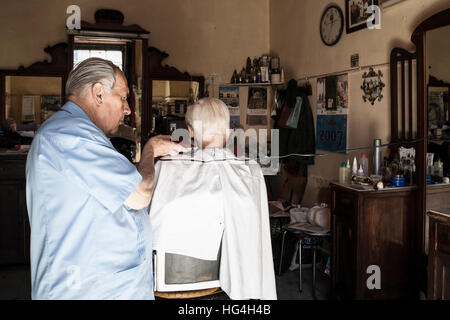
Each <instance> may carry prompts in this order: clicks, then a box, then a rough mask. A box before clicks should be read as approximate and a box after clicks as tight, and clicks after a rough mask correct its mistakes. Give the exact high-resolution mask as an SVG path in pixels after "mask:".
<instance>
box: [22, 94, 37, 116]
mask: <svg viewBox="0 0 450 320" xmlns="http://www.w3.org/2000/svg"><path fill="white" fill-rule="evenodd" d="M22 120H23V121H34V120H35V115H34V96H23V97H22Z"/></svg>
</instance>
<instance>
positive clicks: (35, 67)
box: [0, 43, 67, 121]
mask: <svg viewBox="0 0 450 320" xmlns="http://www.w3.org/2000/svg"><path fill="white" fill-rule="evenodd" d="M44 51H45V52H46V53H48V54H49V55H50V56H51V58H52V59H51V61H50V62H48V61H47V60H44V61H40V62H35V63H33V64H32V65H30V66H29V67H27V68H25V67H24V66H20V67H19V68H18V69H16V70H14V69H11V70H8V69H3V70H0V121H3V120H5V115H6V108H5V107H6V87H5V85H6V84H5V79H6V77H7V76H27V77H57V78H61V99H62V101H64V98H65V93H64V91H65V83H66V78H67V43H58V44H56V45H54V46H48V47H47V48H45V49H44Z"/></svg>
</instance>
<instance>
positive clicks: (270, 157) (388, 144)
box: [158, 138, 424, 163]
mask: <svg viewBox="0 0 450 320" xmlns="http://www.w3.org/2000/svg"><path fill="white" fill-rule="evenodd" d="M422 141H424V139H423V138H420V139H415V140H409V141H398V142H391V143H386V144H382V145H379V146H377V148H382V147H390V146H395V145H400V144H412V143H417V142H422ZM368 149H375V147H374V146H370V147H359V148H351V149H345V150H339V151H334V152H330V153H313V154H300V153H290V154H287V155H284V156H265V157H263V158H262V159H264V160H269V159H284V158H289V157H293V156H294V157H324V156H329V155H333V154H336V153H344V152H345V153H348V152H352V151H359V150H368ZM193 151H194V148H192V149H191V156H193V153H194V152H193ZM158 160H159V161H190V162H201V163H211V162H224V161H229V160H233V161H250V160H253V161H255V160H256V159H254V158H247V157H241V158H237V157H231V158H224V159H213V160H200V159H193V158H192V157H191V158H175V159H174V158H165V159H164V158H159V159H158Z"/></svg>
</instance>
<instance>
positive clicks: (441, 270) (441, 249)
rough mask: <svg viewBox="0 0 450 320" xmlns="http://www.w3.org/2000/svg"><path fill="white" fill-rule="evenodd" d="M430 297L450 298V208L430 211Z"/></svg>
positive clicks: (437, 298)
mask: <svg viewBox="0 0 450 320" xmlns="http://www.w3.org/2000/svg"><path fill="white" fill-rule="evenodd" d="M427 215H428V217H429V219H430V231H429V235H430V238H429V249H428V250H429V254H428V299H431V300H450V209H449V208H447V209H440V210H433V211H430V212H428V214H427Z"/></svg>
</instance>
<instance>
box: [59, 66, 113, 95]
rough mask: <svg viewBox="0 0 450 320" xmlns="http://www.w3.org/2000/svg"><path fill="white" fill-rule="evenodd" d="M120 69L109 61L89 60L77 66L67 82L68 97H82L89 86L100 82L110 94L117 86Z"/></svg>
mask: <svg viewBox="0 0 450 320" xmlns="http://www.w3.org/2000/svg"><path fill="white" fill-rule="evenodd" d="M117 71H120V69H119V68H118V67H117V66H116V65H114V64H113V63H112V62H111V61H109V60H104V59H101V58H89V59H86V60H84V61H82V62H80V63H79V64H78V65H76V66H75V68H74V69H72V71H70V73H69V77H68V78H67V82H66V96H67V97H69V96H77V95H80V94H81V93H82V92H83V91H84V90H85V89H86V88H87V87H88V86H92V85H94V84H95V83H98V82H100V83H101V84H103V86H104V87H105V88H106V90H107V91H108V92H111V90H112V89H113V88H114V86H115V85H116V73H117Z"/></svg>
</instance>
